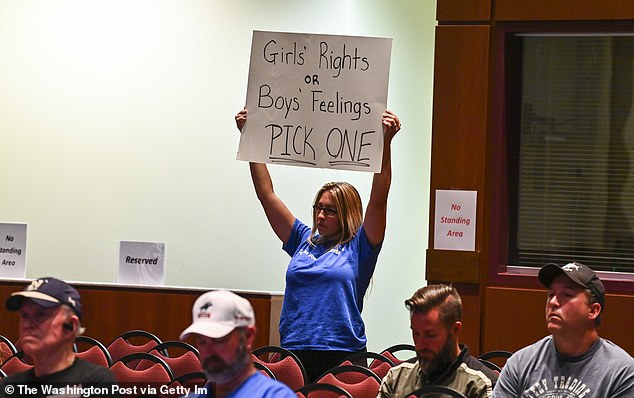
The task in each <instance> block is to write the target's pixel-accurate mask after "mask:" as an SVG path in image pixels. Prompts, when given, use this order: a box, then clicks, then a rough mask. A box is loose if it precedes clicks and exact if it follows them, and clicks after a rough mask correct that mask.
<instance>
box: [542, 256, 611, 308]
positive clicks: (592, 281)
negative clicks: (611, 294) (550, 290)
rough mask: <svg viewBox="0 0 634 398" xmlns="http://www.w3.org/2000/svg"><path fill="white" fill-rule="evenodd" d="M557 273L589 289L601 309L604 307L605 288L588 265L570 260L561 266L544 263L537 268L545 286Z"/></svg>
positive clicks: (548, 284)
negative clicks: (570, 261)
mask: <svg viewBox="0 0 634 398" xmlns="http://www.w3.org/2000/svg"><path fill="white" fill-rule="evenodd" d="M557 275H566V276H567V277H568V279H570V280H571V281H573V282H574V283H576V284H577V285H579V286H581V287H583V288H585V289H589V290H590V291H591V292H592V294H594V296H595V297H596V298H597V300H598V301H599V304H601V310H602V311H603V309H604V308H605V288H604V287H603V283H602V282H601V280H600V279H599V277H598V276H597V274H596V273H595V272H594V271H593V270H591V269H590V268H589V267H588V266H586V265H584V264H581V263H578V262H572V263H568V264H566V265H563V266H559V265H557V264H546V265H544V266H543V267H542V268H541V269H540V270H539V280H540V282H541V283H542V284H543V285H544V286H546V287H550V284H551V283H552V281H553V279H555V277H556V276H557Z"/></svg>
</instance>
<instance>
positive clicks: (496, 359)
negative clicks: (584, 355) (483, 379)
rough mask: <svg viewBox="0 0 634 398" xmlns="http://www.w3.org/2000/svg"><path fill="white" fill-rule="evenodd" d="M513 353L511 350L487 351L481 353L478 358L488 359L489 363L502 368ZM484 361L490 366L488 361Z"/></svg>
mask: <svg viewBox="0 0 634 398" xmlns="http://www.w3.org/2000/svg"><path fill="white" fill-rule="evenodd" d="M511 355H513V353H512V352H511V351H505V350H493V351H488V352H485V353H484V354H481V355H479V356H478V359H480V360H483V361H488V362H489V363H493V364H495V365H496V366H498V367H499V368H500V369H501V368H503V367H504V364H505V363H506V360H507V359H509V358H510V357H511ZM483 363H484V364H485V365H487V366H488V364H487V363H486V362H483Z"/></svg>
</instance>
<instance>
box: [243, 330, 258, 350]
mask: <svg viewBox="0 0 634 398" xmlns="http://www.w3.org/2000/svg"><path fill="white" fill-rule="evenodd" d="M256 332H257V328H256V327H255V325H251V326H247V330H246V333H245V336H246V339H247V341H246V343H247V349H248V350H249V351H251V350H252V349H253V342H254V341H255V334H256Z"/></svg>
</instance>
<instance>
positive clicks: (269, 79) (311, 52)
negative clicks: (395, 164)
mask: <svg viewBox="0 0 634 398" xmlns="http://www.w3.org/2000/svg"><path fill="white" fill-rule="evenodd" d="M391 50H392V40H391V39H385V38H370V37H356V36H333V35H313V34H300V33H280V32H263V31H254V32H253V40H252V44H251V63H250V67H249V83H248V87H247V100H246V107H247V111H248V118H247V123H246V125H245V127H244V129H243V131H242V135H241V138H240V147H239V149H238V159H239V160H247V161H254V162H259V163H283V164H290V165H295V166H305V167H321V168H336V169H346V170H362V171H370V172H378V171H380V168H381V155H382V152H383V128H382V125H381V115H382V114H383V111H385V109H386V106H387V88H388V78H389V69H390V54H391Z"/></svg>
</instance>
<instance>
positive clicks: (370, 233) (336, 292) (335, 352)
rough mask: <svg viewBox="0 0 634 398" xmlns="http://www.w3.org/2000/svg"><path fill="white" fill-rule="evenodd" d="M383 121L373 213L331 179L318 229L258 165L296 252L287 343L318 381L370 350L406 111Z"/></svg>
mask: <svg viewBox="0 0 634 398" xmlns="http://www.w3.org/2000/svg"><path fill="white" fill-rule="evenodd" d="M235 120H236V124H237V126H238V129H240V130H242V128H243V126H244V124H245V122H246V120H247V111H246V110H242V111H240V112H239V113H238V114H237V115H236V117H235ZM382 124H383V136H384V150H383V157H382V168H381V172H380V173H376V174H374V177H373V180H372V189H371V192H370V199H369V201H368V204H367V208H366V211H365V217H363V214H362V208H363V206H362V204H361V197H360V196H359V193H358V192H357V190H356V189H355V188H354V187H353V186H352V185H350V184H348V183H345V182H331V183H327V184H325V185H324V186H323V187H322V188H321V189H320V190H319V191H318V192H317V195H316V197H315V201H314V202H313V220H312V221H313V225H312V228H311V227H310V226H308V225H306V224H304V223H302V222H301V221H300V220H298V219H297V218H295V216H294V215H293V213H292V212H291V211H290V210H289V209H288V208H287V207H286V205H285V204H284V202H282V200H281V199H280V198H279V197H278V196H277V195H276V194H275V192H274V190H273V182H272V180H271V176H270V174H269V172H268V169H267V166H266V165H265V164H263V163H253V162H251V163H250V170H251V177H252V179H253V185H254V187H255V192H256V194H257V197H258V199H259V200H260V203H261V204H262V207H263V208H264V212H265V213H266V216H267V218H268V220H269V223H270V224H271V227H272V228H273V231H274V232H275V234H276V235H277V236H278V237H279V238H280V240H281V241H282V243H283V249H284V250H285V251H286V252H287V253H288V254H289V255H290V256H291V260H290V263H289V265H288V268H287V271H286V288H285V292H284V302H283V306H282V313H281V316H280V338H281V346H282V347H283V348H286V349H288V350H290V351H292V352H293V353H295V354H296V355H297V356H298V357H299V359H300V360H301V361H302V363H303V364H304V366H305V368H306V371H307V373H308V377H309V379H310V381H314V380H315V379H316V378H317V377H318V376H320V375H321V374H322V373H323V372H325V371H326V370H328V369H330V368H331V367H333V366H336V365H338V364H339V363H340V362H341V361H342V360H343V359H345V358H346V357H348V356H349V355H351V354H353V353H355V352H361V351H365V350H366V340H367V339H366V336H365V326H364V323H363V320H362V318H361V310H362V309H363V296H364V295H365V292H366V290H367V288H368V285H369V283H370V279H371V278H372V274H373V273H374V268H375V265H376V261H377V257H378V255H379V251H380V250H381V245H382V243H383V238H384V236H385V225H386V215H387V197H388V192H389V189H390V183H391V179H392V176H391V174H392V171H391V151H390V144H391V142H392V138H394V136H395V134H396V133H397V132H398V131H399V130H400V128H401V123H400V121H399V119H398V117H397V116H396V115H395V114H394V113H392V112H390V111H387V110H386V111H385V112H384V113H383V116H382Z"/></svg>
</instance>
